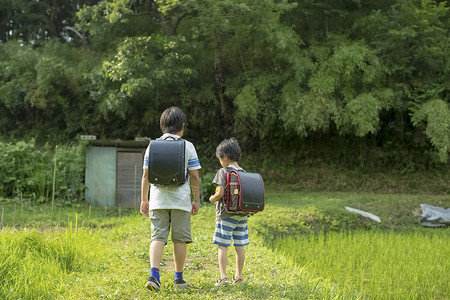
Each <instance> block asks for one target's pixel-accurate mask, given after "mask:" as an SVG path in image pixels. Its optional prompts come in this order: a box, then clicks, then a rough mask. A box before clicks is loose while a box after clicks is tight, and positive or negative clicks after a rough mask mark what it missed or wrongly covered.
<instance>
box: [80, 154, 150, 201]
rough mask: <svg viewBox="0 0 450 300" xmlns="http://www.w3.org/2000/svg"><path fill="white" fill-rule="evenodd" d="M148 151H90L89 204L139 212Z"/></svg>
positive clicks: (87, 188) (87, 163)
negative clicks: (133, 209) (142, 179)
mask: <svg viewBox="0 0 450 300" xmlns="http://www.w3.org/2000/svg"><path fill="white" fill-rule="evenodd" d="M144 152H145V148H143V149H140V148H117V147H95V146H93V147H89V148H88V149H87V152H86V172H85V184H86V192H85V195H86V200H87V201H88V202H89V203H91V204H93V205H101V206H114V205H118V206H119V205H120V206H121V207H123V208H135V209H139V206H140V194H141V178H142V165H143V161H144Z"/></svg>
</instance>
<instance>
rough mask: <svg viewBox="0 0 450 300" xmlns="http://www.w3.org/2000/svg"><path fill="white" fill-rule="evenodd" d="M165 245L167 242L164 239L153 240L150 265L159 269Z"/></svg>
mask: <svg viewBox="0 0 450 300" xmlns="http://www.w3.org/2000/svg"><path fill="white" fill-rule="evenodd" d="M165 245H166V243H165V242H163V241H152V243H151V244H150V267H152V268H158V269H159V267H160V265H161V259H162V256H163V250H164V246H165Z"/></svg>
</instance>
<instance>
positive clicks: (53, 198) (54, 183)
mask: <svg viewBox="0 0 450 300" xmlns="http://www.w3.org/2000/svg"><path fill="white" fill-rule="evenodd" d="M57 150H58V146H55V157H54V163H53V189H52V222H53V205H54V204H55V185H56V152H57Z"/></svg>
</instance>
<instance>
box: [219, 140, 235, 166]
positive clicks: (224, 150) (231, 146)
mask: <svg viewBox="0 0 450 300" xmlns="http://www.w3.org/2000/svg"><path fill="white" fill-rule="evenodd" d="M224 155H226V156H227V157H228V159H229V160H231V161H239V160H240V159H241V147H239V143H238V141H237V140H236V139H235V138H231V139H226V140H223V141H222V142H221V143H220V144H219V146H217V148H216V156H217V157H218V158H223V157H224Z"/></svg>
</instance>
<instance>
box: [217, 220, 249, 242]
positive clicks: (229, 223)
mask: <svg viewBox="0 0 450 300" xmlns="http://www.w3.org/2000/svg"><path fill="white" fill-rule="evenodd" d="M231 238H233V246H246V245H248V244H250V241H249V239H248V227H247V216H246V215H243V216H242V215H236V216H231V217H229V218H226V219H223V220H222V221H219V222H216V230H215V232H214V239H213V244H216V245H220V246H224V247H229V246H230V245H231Z"/></svg>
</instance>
